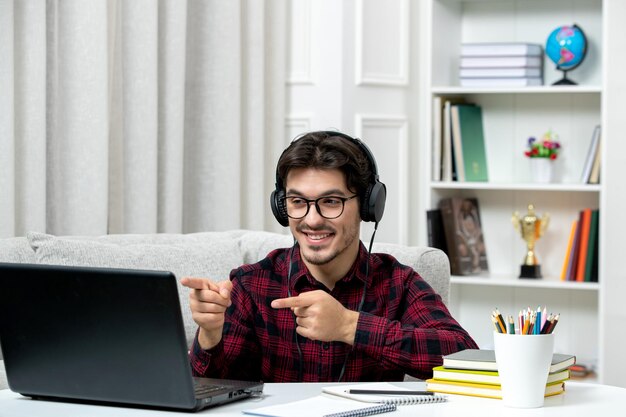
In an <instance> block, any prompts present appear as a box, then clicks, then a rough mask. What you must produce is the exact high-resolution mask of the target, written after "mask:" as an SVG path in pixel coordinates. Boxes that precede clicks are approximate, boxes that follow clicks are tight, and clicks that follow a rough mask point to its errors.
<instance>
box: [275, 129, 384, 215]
mask: <svg viewBox="0 0 626 417" xmlns="http://www.w3.org/2000/svg"><path fill="white" fill-rule="evenodd" d="M311 133H315V134H325V135H326V136H327V137H331V136H337V137H340V138H343V139H346V140H348V141H350V142H352V143H354V144H355V145H357V146H358V147H359V149H360V150H361V152H362V154H363V155H364V156H365V158H366V159H367V161H368V163H369V167H370V170H371V172H372V176H371V178H370V180H369V182H370V185H369V186H368V187H367V189H366V190H365V194H364V195H363V196H359V197H361V199H362V200H361V206H360V213H361V219H362V220H363V221H366V222H376V223H378V222H379V221H380V219H381V218H382V216H383V212H384V210H385V200H386V198H387V189H386V186H385V184H383V183H382V182H380V181H379V176H378V166H377V165H376V159H375V158H374V155H373V154H372V151H370V149H369V147H368V146H367V145H366V144H365V143H364V142H363V141H361V140H360V139H357V138H353V137H352V136H349V135H346V134H345V133H341V132H335V131H331V130H324V131H319V132H311ZM308 134H310V133H307V134H305V135H301V136H299V137H297V138H296V139H294V140H293V141H292V142H291V144H290V145H289V146H288V147H287V149H285V150H284V151H283V153H282V154H281V156H280V158H279V159H278V160H279V161H280V159H281V158H282V156H283V155H284V154H285V152H287V150H288V149H289V148H290V147H291V146H292V145H293V144H294V143H296V142H297V141H298V140H300V138H302V137H303V136H306V135H308ZM270 206H271V208H272V213H273V214H274V217H276V220H278V222H279V223H280V224H281V225H283V226H288V225H289V217H288V216H287V208H286V207H285V189H284V187H283V183H282V179H281V178H280V176H279V173H278V166H277V167H276V184H275V190H274V191H273V192H272V194H271V196H270Z"/></svg>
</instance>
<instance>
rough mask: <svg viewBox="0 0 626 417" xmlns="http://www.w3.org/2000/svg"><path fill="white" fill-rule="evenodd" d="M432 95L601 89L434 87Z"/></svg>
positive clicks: (589, 88) (594, 88)
mask: <svg viewBox="0 0 626 417" xmlns="http://www.w3.org/2000/svg"><path fill="white" fill-rule="evenodd" d="M431 93H432V94H439V95H442V96H452V95H466V94H568V95H573V94H600V93H602V87H600V86H591V85H590V86H584V85H576V86H565V87H563V86H547V85H544V86H540V87H519V88H502V87H497V88H496V87H483V88H474V87H472V88H470V87H454V86H453V87H446V86H436V87H433V88H432V89H431Z"/></svg>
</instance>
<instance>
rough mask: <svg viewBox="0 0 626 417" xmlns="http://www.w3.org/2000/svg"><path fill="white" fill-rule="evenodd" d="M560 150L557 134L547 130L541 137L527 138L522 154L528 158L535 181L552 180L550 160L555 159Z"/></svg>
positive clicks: (545, 181)
mask: <svg viewBox="0 0 626 417" xmlns="http://www.w3.org/2000/svg"><path fill="white" fill-rule="evenodd" d="M560 150H561V144H560V143H559V141H558V135H557V134H556V133H554V132H553V131H552V130H548V131H547V132H546V133H544V135H543V136H542V137H541V139H539V140H537V139H536V138H535V137H530V138H528V141H527V143H526V150H525V151H524V155H525V156H526V157H527V158H530V173H531V176H532V178H533V180H534V181H535V182H544V183H547V182H551V181H552V161H554V160H556V158H557V157H558V156H559V152H560Z"/></svg>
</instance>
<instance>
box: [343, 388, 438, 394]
mask: <svg viewBox="0 0 626 417" xmlns="http://www.w3.org/2000/svg"><path fill="white" fill-rule="evenodd" d="M348 394H366V395H368V394H372V395H381V394H382V395H435V393H434V392H430V391H405V390H398V391H394V390H388V389H349V390H348Z"/></svg>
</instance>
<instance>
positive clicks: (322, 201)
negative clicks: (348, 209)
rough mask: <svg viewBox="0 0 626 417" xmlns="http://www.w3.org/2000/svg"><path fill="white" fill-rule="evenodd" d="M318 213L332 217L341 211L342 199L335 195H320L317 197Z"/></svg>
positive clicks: (337, 215)
mask: <svg viewBox="0 0 626 417" xmlns="http://www.w3.org/2000/svg"><path fill="white" fill-rule="evenodd" d="M317 205H318V207H319V208H320V212H321V213H320V214H321V215H322V217H326V218H327V219H334V218H336V217H339V216H341V213H343V200H342V199H340V198H337V197H322V198H318V199H317Z"/></svg>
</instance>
